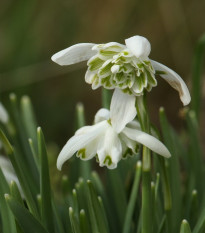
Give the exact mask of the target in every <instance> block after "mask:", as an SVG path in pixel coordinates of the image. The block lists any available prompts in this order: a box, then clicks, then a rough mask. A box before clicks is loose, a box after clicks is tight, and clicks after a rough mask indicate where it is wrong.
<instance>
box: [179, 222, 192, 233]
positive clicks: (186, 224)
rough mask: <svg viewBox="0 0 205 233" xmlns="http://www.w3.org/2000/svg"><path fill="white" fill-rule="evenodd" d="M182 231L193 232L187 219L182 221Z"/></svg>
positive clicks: (183, 232)
mask: <svg viewBox="0 0 205 233" xmlns="http://www.w3.org/2000/svg"><path fill="white" fill-rule="evenodd" d="M180 233H191V229H190V227H189V223H188V222H187V220H185V219H184V220H183V221H182V224H181V228H180Z"/></svg>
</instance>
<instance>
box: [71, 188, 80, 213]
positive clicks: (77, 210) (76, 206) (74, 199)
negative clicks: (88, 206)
mask: <svg viewBox="0 0 205 233" xmlns="http://www.w3.org/2000/svg"><path fill="white" fill-rule="evenodd" d="M72 198H73V210H74V214H75V216H78V215H79V206H78V197H77V192H76V190H75V189H73V191H72Z"/></svg>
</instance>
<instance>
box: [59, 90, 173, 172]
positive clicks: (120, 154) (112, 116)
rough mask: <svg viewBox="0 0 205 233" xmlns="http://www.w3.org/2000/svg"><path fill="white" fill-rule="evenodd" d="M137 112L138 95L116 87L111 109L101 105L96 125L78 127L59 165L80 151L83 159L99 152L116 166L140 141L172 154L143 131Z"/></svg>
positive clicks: (101, 161)
mask: <svg viewBox="0 0 205 233" xmlns="http://www.w3.org/2000/svg"><path fill="white" fill-rule="evenodd" d="M135 116H136V109H135V98H134V97H133V96H130V95H127V94H124V93H123V92H121V91H120V90H119V89H115V91H114V94H113V97H112V101H111V107H110V111H109V110H107V109H100V110H99V111H98V112H97V114H96V115H95V121H94V125H92V126H84V127H82V128H80V129H79V130H77V131H76V133H75V135H74V136H73V137H71V138H70V139H69V140H68V142H67V143H66V145H65V146H64V147H63V149H62V151H61V152H60V154H59V156H58V159H57V167H58V169H59V170H60V169H61V167H62V165H63V163H64V162H65V161H67V160H68V159H69V158H71V157H72V156H73V155H74V154H75V153H76V152H77V156H78V157H80V158H81V159H82V160H89V159H92V158H93V157H95V156H96V157H97V161H98V162H99V165H100V166H101V167H102V166H107V167H108V168H109V169H114V168H116V167H117V164H118V162H119V161H120V160H121V159H122V158H126V157H127V156H128V155H129V154H131V155H132V154H134V153H136V150H137V148H138V145H139V144H143V145H145V146H146V147H148V148H149V149H151V150H152V151H154V152H156V153H157V154H160V155H162V156H165V157H170V156H171V155H170V153H169V151H168V150H167V148H166V147H165V146H164V145H163V144H162V143H161V142H160V141H159V140H158V139H156V138H155V137H153V136H151V135H149V134H147V133H145V132H142V131H141V128H140V125H139V123H138V122H137V121H135V120H134V118H135Z"/></svg>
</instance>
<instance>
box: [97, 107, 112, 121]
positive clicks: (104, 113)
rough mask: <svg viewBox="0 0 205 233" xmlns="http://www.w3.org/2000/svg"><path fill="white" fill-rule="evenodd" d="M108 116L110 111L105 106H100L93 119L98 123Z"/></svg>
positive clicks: (107, 118)
mask: <svg viewBox="0 0 205 233" xmlns="http://www.w3.org/2000/svg"><path fill="white" fill-rule="evenodd" d="M109 118H110V111H109V110H108V109H106V108H101V109H100V110H98V112H97V113H96V114H95V120H94V123H95V124H96V123H99V122H101V121H104V120H109Z"/></svg>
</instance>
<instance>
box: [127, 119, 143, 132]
mask: <svg viewBox="0 0 205 233" xmlns="http://www.w3.org/2000/svg"><path fill="white" fill-rule="evenodd" d="M127 127H128V128H131V129H138V130H141V126H140V123H139V121H136V120H134V121H131V122H130V123H128V124H127Z"/></svg>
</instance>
